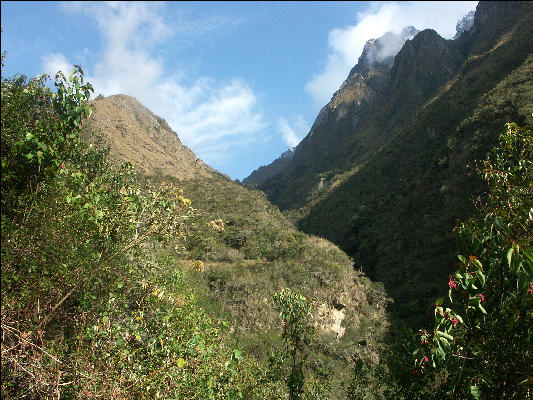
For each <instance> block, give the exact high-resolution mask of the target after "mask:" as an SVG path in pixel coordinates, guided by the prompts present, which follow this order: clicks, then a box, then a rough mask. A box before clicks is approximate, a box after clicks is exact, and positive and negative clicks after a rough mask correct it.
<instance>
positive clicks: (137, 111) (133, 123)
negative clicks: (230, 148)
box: [86, 95, 229, 179]
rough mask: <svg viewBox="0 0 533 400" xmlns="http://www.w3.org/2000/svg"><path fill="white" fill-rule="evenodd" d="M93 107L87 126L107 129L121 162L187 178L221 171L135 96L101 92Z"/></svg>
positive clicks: (107, 138) (107, 139)
mask: <svg viewBox="0 0 533 400" xmlns="http://www.w3.org/2000/svg"><path fill="white" fill-rule="evenodd" d="M91 108H92V109H93V116H92V118H90V119H89V121H88V124H87V127H86V128H87V129H88V130H90V131H92V132H105V136H104V137H103V140H104V141H105V143H106V145H108V146H110V150H111V154H113V159H114V160H116V161H117V162H119V163H120V162H123V161H130V162H132V163H133V164H134V165H135V166H137V168H138V169H139V170H140V171H141V172H142V173H143V174H146V175H155V174H163V175H166V174H171V175H173V176H175V177H178V178H180V179H186V178H192V177H195V176H202V177H210V176H212V175H213V174H219V173H218V172H217V171H215V170H214V169H212V168H211V167H209V166H207V165H206V164H204V162H203V161H202V160H200V159H199V158H198V157H196V155H195V154H194V153H193V152H192V151H191V150H190V149H189V148H188V147H187V146H185V145H183V144H182V143H181V141H180V140H179V138H178V135H176V134H175V133H174V132H173V131H172V129H171V128H170V126H168V124H167V123H166V121H165V120H163V119H162V118H160V117H158V116H157V115H155V114H154V113H152V112H151V111H150V110H148V109H147V108H146V107H144V106H143V105H142V104H141V103H139V102H138V101H137V100H136V99H135V98H134V97H131V96H126V95H115V96H109V97H104V96H102V95H100V96H98V97H97V98H96V99H95V100H93V101H91ZM228 179H229V178H228Z"/></svg>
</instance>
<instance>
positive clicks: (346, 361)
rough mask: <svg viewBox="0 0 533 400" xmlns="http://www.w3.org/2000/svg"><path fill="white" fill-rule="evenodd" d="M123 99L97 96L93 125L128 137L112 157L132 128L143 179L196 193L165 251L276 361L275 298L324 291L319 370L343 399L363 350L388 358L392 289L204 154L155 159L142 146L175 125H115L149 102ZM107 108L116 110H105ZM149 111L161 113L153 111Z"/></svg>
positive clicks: (205, 304) (315, 369)
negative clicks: (171, 162) (288, 292)
mask: <svg viewBox="0 0 533 400" xmlns="http://www.w3.org/2000/svg"><path fill="white" fill-rule="evenodd" d="M123 99H124V96H120V97H118V98H117V96H111V97H108V98H100V99H99V100H97V101H96V102H94V103H93V104H94V105H96V107H94V112H93V115H92V116H91V118H90V119H89V121H88V124H87V125H86V126H87V128H88V131H92V132H95V131H96V128H98V132H99V133H100V134H101V135H102V137H101V139H102V140H103V141H104V142H106V143H112V142H114V141H119V143H118V144H116V145H115V146H111V149H110V156H111V158H112V159H119V160H125V159H128V153H127V152H120V151H119V150H118V147H119V146H122V144H120V141H121V140H122V139H121V136H122V135H123V136H124V137H125V139H124V140H125V141H126V142H127V143H129V145H128V146H127V147H124V148H126V149H129V150H128V151H129V153H130V154H132V155H135V160H136V164H135V165H136V167H138V168H139V169H140V170H141V171H144V174H143V175H142V176H141V177H140V178H141V181H143V182H144V183H150V184H156V185H159V184H166V183H173V184H175V185H176V186H178V187H179V188H181V189H182V190H183V193H184V196H185V197H187V198H189V199H190V200H191V204H192V208H193V209H194V212H193V215H192V216H191V217H190V218H189V219H188V221H187V226H186V227H185V228H184V229H185V237H184V239H183V240H180V241H179V242H173V243H171V244H169V245H168V246H167V247H165V249H164V250H161V251H164V253H165V254H166V255H168V256H169V257H171V259H173V260H175V262H176V263H177V264H178V265H179V266H180V268H181V269H182V270H183V271H184V274H185V275H184V277H185V280H186V281H187V282H188V286H189V287H191V288H194V289H193V290H194V293H195V296H196V298H197V301H198V304H199V305H200V306H201V307H202V308H204V309H205V310H206V311H207V312H208V313H209V315H210V316H211V317H212V318H214V319H215V320H218V319H221V320H225V321H226V322H227V323H228V324H229V330H230V332H231V336H232V337H233V338H234V339H235V340H236V343H238V345H239V346H242V348H243V349H244V350H245V352H246V354H251V355H253V356H254V357H255V358H256V359H258V360H260V361H261V362H262V363H263V365H265V366H266V365H267V364H268V357H269V352H271V351H275V350H279V348H280V343H281V332H282V330H281V320H280V319H279V315H278V312H277V311H276V309H275V307H274V305H273V302H272V296H273V295H274V294H275V293H276V292H279V291H280V290H281V289H283V288H286V287H287V288H291V289H295V290H299V291H300V292H301V293H303V294H304V295H305V296H306V297H308V298H315V320H314V324H315V325H316V328H317V335H316V341H315V342H314V343H313V344H312V350H311V354H312V355H313V360H314V361H313V365H312V367H311V370H310V372H311V374H312V375H313V376H318V375H317V374H327V375H328V376H330V381H329V386H330V389H331V390H332V393H334V396H336V397H342V396H343V389H342V387H341V386H342V382H346V381H347V380H348V376H349V371H350V365H351V357H352V356H353V354H354V353H355V352H358V353H360V354H361V356H362V357H364V358H367V359H370V360H373V361H376V360H377V358H378V348H379V346H380V345H381V342H382V340H383V338H384V336H385V334H386V331H387V327H388V323H387V317H386V312H385V305H386V303H387V302H388V300H387V299H386V296H385V294H384V291H383V288H382V287H381V286H379V285H375V284H373V283H372V282H370V280H368V279H367V278H366V277H365V276H364V275H363V274H362V273H360V272H357V273H356V272H355V271H354V269H353V263H352V261H351V260H350V259H349V258H348V256H347V255H346V254H344V253H343V252H342V251H341V250H339V249H338V248H337V247H336V246H334V245H333V244H331V243H330V242H328V241H326V240H324V239H320V238H317V237H312V236H308V235H305V234H303V233H301V232H298V231H297V230H296V229H295V228H294V226H293V225H292V224H291V223H290V222H288V221H287V220H286V219H285V217H284V216H283V215H282V214H281V213H280V211H279V210H278V208H277V207H275V206H273V205H272V204H270V203H269V202H268V200H267V199H266V196H265V195H264V193H262V192H260V191H257V190H249V189H245V188H243V187H242V186H240V185H237V184H236V183H234V182H232V181H231V180H229V179H228V178H226V177H224V176H222V175H221V174H219V173H217V172H215V171H213V170H211V169H209V168H208V167H207V166H203V163H201V162H200V163H198V162H197V161H196V159H195V158H194V157H193V158H191V159H190V160H185V161H184V160H183V159H182V160H181V165H182V168H183V169H184V170H187V165H188V164H187V162H192V163H194V164H195V166H198V165H200V167H195V166H193V167H195V168H201V169H200V172H199V173H196V174H194V175H193V176H191V174H190V171H187V173H182V170H181V169H179V168H176V169H172V168H166V169H163V168H164V166H165V161H160V160H161V158H155V159H154V158H151V154H150V153H146V152H145V148H147V146H139V147H136V146H137V145H138V144H139V143H144V142H146V141H148V139H147V137H146V136H148V137H149V138H150V139H151V140H153V141H154V142H156V143H157V141H158V139H157V136H156V135H155V134H154V132H155V131H158V130H159V131H162V129H161V128H159V127H165V126H166V124H165V123H164V121H161V120H157V117H155V121H157V125H155V126H154V128H152V129H146V127H145V125H146V121H145V120H144V119H142V118H137V122H135V121H134V120H133V119H131V120H130V121H129V123H128V124H115V123H110V121H117V120H119V121H120V120H122V121H124V120H127V118H128V115H132V114H133V110H138V109H140V107H142V106H140V105H139V104H138V103H136V102H135V101H134V100H133V99H131V98H127V100H128V101H127V102H125V101H123ZM102 110H105V115H108V116H111V117H107V119H105V118H103V117H102V116H101V115H100V113H101V112H102ZM144 115H145V116H146V117H149V118H150V120H152V121H154V117H152V116H151V115H150V114H148V113H145V114H144ZM93 121H97V123H95V122H93ZM124 126H126V128H127V129H124ZM130 132H131V134H130ZM170 135H175V134H174V133H173V132H171V131H169V130H168V129H167V130H165V135H164V136H163V138H165V137H167V136H170ZM168 142H169V140H168V139H165V143H168ZM174 146H175V150H171V151H170V152H169V153H175V154H178V155H180V154H181V153H185V154H187V152H188V149H186V148H184V146H182V145H181V144H180V143H179V141H177V142H176V143H175V144H174ZM359 343H361V344H359ZM330 389H328V390H330ZM324 390H325V389H324Z"/></svg>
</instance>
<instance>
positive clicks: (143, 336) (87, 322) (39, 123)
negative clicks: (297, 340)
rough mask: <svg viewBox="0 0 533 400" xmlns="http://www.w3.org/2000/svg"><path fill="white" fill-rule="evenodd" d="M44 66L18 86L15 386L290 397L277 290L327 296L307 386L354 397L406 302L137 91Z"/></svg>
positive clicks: (11, 148)
mask: <svg viewBox="0 0 533 400" xmlns="http://www.w3.org/2000/svg"><path fill="white" fill-rule="evenodd" d="M43 79H44V78H39V79H32V80H26V79H25V78H17V79H13V80H4V81H3V86H2V90H3V93H2V99H3V105H2V110H3V112H2V118H3V119H2V129H3V130H2V146H3V147H2V154H3V158H2V161H3V164H4V168H3V171H4V173H3V176H2V177H3V184H2V191H3V192H2V201H3V203H2V210H3V211H2V229H3V231H2V237H3V242H4V240H5V242H4V243H3V246H2V299H3V300H2V301H3V302H2V324H3V325H2V326H3V328H2V329H3V332H4V335H5V340H4V342H3V347H2V357H3V363H2V365H3V368H4V369H3V376H4V378H5V379H3V382H4V383H3V386H2V391H3V393H5V396H6V397H7V398H11V397H16V396H17V395H16V393H20V391H24V392H27V393H29V395H30V397H33V398H38V397H42V396H44V397H47V396H48V397H50V396H53V393H55V392H57V391H60V392H61V393H63V395H67V397H68V396H70V397H79V396H95V395H97V394H98V395H104V397H108V398H131V396H141V397H146V398H153V396H156V394H157V393H161V391H163V392H164V393H166V395H170V394H172V393H174V395H178V396H191V397H193V398H207V397H208V396H210V395H213V396H216V397H217V398H228V396H230V397H231V396H236V395H237V394H238V393H241V395H242V396H244V397H245V398H275V397H276V396H282V393H283V392H284V390H285V389H283V386H284V383H285V379H286V375H288V372H286V371H287V368H289V363H288V359H287V357H288V355H287V354H286V353H285V351H286V350H284V346H283V343H284V342H283V340H282V333H283V329H282V326H283V325H282V320H281V319H280V317H279V310H278V309H277V308H276V306H275V305H274V303H273V295H274V294H276V293H298V294H299V296H302V295H303V296H305V297H303V299H305V301H308V300H307V299H309V301H310V302H312V305H313V317H314V318H313V319H312V322H309V324H310V325H309V329H312V331H313V335H312V340H310V341H309V343H308V344H307V345H306V346H305V349H302V351H303V353H302V355H301V356H300V357H305V358H306V359H307V358H308V359H309V360H310V362H309V363H305V366H304V365H303V364H302V371H303V373H305V376H306V377H307V379H306V385H305V387H303V386H302V390H303V391H305V392H311V391H313V390H318V391H323V392H324V393H330V394H331V395H333V396H335V397H339V398H340V397H342V396H344V395H343V394H342V393H343V389H342V386H343V382H345V381H348V380H349V375H350V366H351V358H352V356H353V354H354V351H357V353H359V354H360V356H361V357H363V358H364V359H365V360H369V362H377V360H378V358H379V355H378V354H379V347H380V343H381V342H382V341H383V338H384V336H385V334H386V330H387V327H388V325H387V317H386V313H385V305H386V303H387V301H388V300H387V298H386V296H385V293H384V292H383V288H382V287H380V286H379V285H376V284H373V283H372V282H370V281H369V280H368V279H367V278H366V277H365V276H364V275H363V274H361V273H358V272H356V271H354V269H353V263H352V262H351V260H350V259H349V258H348V257H347V256H346V255H345V254H344V253H343V252H342V251H341V250H339V249H338V248H337V247H335V246H334V245H332V244H331V243H329V242H327V241H326V240H324V239H320V238H317V237H312V236H308V235H305V234H302V233H300V232H298V231H296V230H295V229H294V227H293V226H292V225H291V224H290V223H289V222H288V221H287V220H286V219H285V218H284V217H283V215H282V214H281V213H280V212H279V210H278V209H277V208H276V207H273V206H272V205H271V204H270V203H268V201H267V200H266V198H265V196H264V195H263V194H262V193H261V192H258V191H251V190H248V189H245V188H243V187H241V186H239V185H237V184H235V183H233V182H232V181H230V180H229V179H228V178H226V177H225V176H223V175H221V174H220V173H217V172H216V171H213V170H212V169H211V168H209V167H208V166H206V165H205V164H203V163H202V162H201V161H200V160H198V159H197V158H196V157H195V156H194V154H193V153H192V152H191V151H190V150H189V149H187V148H186V147H185V146H183V145H182V144H181V143H180V142H179V139H177V136H176V135H175V134H174V133H173V132H172V131H171V130H170V128H169V127H168V125H167V124H166V123H165V122H164V121H163V120H162V119H161V118H158V117H156V116H155V115H154V114H152V113H151V112H150V111H149V110H147V109H146V108H144V107H143V106H142V105H140V104H139V103H138V102H137V101H136V100H135V99H133V98H131V97H127V96H122V95H120V96H111V97H108V98H98V99H96V100H94V101H93V102H89V103H84V101H83V98H84V97H85V96H87V95H88V93H90V91H91V87H90V84H84V82H83V75H82V71H81V69H79V70H78V71H74V72H73V74H72V75H71V76H70V81H74V82H75V83H76V85H77V87H76V88H74V86H71V83H70V81H67V80H66V79H65V78H63V77H61V76H58V80H57V81H56V85H57V88H58V93H57V94H55V93H52V92H51V91H49V90H48V89H47V88H46V87H44V86H43V83H44V81H43ZM69 89H70V90H72V91H73V94H70V93H69ZM121 137H125V138H127V139H123V140H124V143H123V142H121ZM105 143H110V146H109V148H110V150H109V149H106V147H105ZM4 155H5V156H4ZM131 160H133V162H130V161H131ZM178 165H179V167H175V168H173V166H178ZM283 289H285V290H290V291H291V292H283V291H282V290H283ZM300 293H301V294H300ZM358 344H362V345H358ZM26 346H30V349H32V351H31V352H30V353H29V354H27V353H25V352H24V351H23V349H24V348H26ZM356 349H357V350H356ZM225 360H228V361H225ZM250 368H251V369H250ZM28 371H29V372H28ZM254 371H255V372H254ZM276 371H277V372H276ZM326 376H327V377H328V379H324V377H326ZM29 378H31V379H29ZM301 381H302V382H303V380H301ZM63 382H64V383H67V382H76V384H75V385H71V384H68V385H65V388H63V387H62V386H61V384H62V383H63ZM209 393H211V394H209ZM231 393H233V394H231ZM276 393H277V394H276ZM239 396H240V395H239ZM156 397H157V396H156ZM282 397H283V396H282Z"/></svg>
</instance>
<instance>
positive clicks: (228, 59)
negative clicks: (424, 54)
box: [1, 1, 477, 180]
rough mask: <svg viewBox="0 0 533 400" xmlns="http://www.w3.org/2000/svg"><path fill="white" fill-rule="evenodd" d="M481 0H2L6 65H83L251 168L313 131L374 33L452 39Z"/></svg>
mask: <svg viewBox="0 0 533 400" xmlns="http://www.w3.org/2000/svg"><path fill="white" fill-rule="evenodd" d="M476 5H477V2H418V1H416V2H168V3H167V2H146V3H145V2H132V3H128V2H19V1H17V2H15V1H2V2H1V21H2V36H1V47H2V52H4V51H6V52H7V57H6V60H5V63H6V66H5V67H4V71H3V75H4V77H11V76H14V75H15V74H25V75H27V76H36V75H38V74H41V73H48V74H50V76H52V77H53V76H55V73H56V72H57V71H58V70H62V71H63V72H65V73H66V74H69V73H70V72H71V70H72V69H73V65H74V64H79V65H81V66H82V67H83V70H84V72H85V78H86V80H87V81H89V82H90V83H91V84H92V85H93V87H94V88H95V93H94V96H97V95H99V94H103V95H105V96H109V95H113V94H127V95H130V96H134V97H136V98H137V99H138V100H139V101H140V102H141V103H142V104H143V105H144V106H146V107H147V108H149V109H150V110H151V111H152V112H154V113H155V114H157V115H159V116H161V117H162V118H164V119H165V120H166V121H167V122H168V123H169V125H170V126H171V127H172V129H173V130H174V131H175V132H176V133H177V134H178V136H179V138H180V139H181V141H182V143H183V144H185V145H187V146H188V147H190V148H191V149H192V150H193V151H194V152H195V153H196V154H197V155H198V156H199V157H200V158H201V159H202V160H203V161H204V162H206V163H207V164H209V165H210V166H212V167H213V168H215V169H217V170H219V171H221V172H223V173H225V174H227V175H229V176H230V177H231V178H232V179H241V180H242V179H243V178H245V177H246V176H248V175H249V174H250V173H251V172H252V171H253V170H254V169H257V168H258V167H259V166H261V165H266V164H269V163H270V162H272V161H273V160H274V159H276V158H277V157H279V155H280V154H281V153H282V152H284V151H286V150H287V149H289V148H292V147H294V146H296V145H297V144H298V143H299V141H300V140H301V139H303V138H304V137H305V136H306V135H307V133H308V132H309V129H310V127H311V125H312V124H313V122H314V120H315V118H316V116H317V114H318V112H319V111H320V109H321V108H322V107H323V106H324V105H326V104H327V103H328V102H329V100H330V99H331V97H332V95H333V93H334V92H335V91H336V90H337V89H338V88H339V87H340V85H341V84H342V82H343V81H344V80H345V79H346V78H347V76H348V73H349V72H350V69H351V68H352V67H353V66H354V65H355V64H356V63H357V60H358V58H359V56H360V55H361V52H362V49H363V46H364V44H365V42H366V41H367V40H368V39H372V38H378V37H380V36H382V35H383V34H384V33H385V32H389V31H390V32H399V31H401V29H402V28H403V27H405V26H409V25H412V26H414V27H415V28H417V29H419V30H423V29H427V28H431V29H434V30H436V31H437V32H438V33H439V34H440V35H441V36H442V37H444V38H446V39H451V38H452V37H453V36H454V35H455V32H456V31H455V27H456V23H457V21H458V20H460V19H461V18H462V17H463V16H464V15H466V14H467V13H468V12H469V11H471V10H475V8H476Z"/></svg>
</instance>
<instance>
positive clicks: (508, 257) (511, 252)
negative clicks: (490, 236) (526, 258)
mask: <svg viewBox="0 0 533 400" xmlns="http://www.w3.org/2000/svg"><path fill="white" fill-rule="evenodd" d="M513 252H514V246H512V247H511V248H510V249H509V250H508V251H507V264H509V268H511V261H512V259H513Z"/></svg>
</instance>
